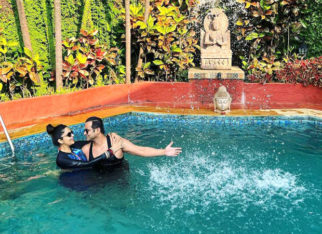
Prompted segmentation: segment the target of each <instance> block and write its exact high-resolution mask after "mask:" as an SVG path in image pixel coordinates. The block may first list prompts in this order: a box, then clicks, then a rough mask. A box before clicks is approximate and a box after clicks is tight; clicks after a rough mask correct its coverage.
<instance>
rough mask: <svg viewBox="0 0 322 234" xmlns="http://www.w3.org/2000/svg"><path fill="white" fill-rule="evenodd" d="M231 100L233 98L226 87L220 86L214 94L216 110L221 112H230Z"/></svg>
mask: <svg viewBox="0 0 322 234" xmlns="http://www.w3.org/2000/svg"><path fill="white" fill-rule="evenodd" d="M231 101H232V98H231V97H230V94H229V93H228V92H227V89H226V87H225V86H220V87H219V89H218V91H217V92H216V94H215V96H214V111H215V112H220V113H222V112H229V111H230V104H231Z"/></svg>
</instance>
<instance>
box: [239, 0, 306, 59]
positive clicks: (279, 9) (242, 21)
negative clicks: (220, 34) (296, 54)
mask: <svg viewBox="0 0 322 234" xmlns="http://www.w3.org/2000/svg"><path fill="white" fill-rule="evenodd" d="M238 1H239V2H242V3H244V4H245V9H246V14H245V15H241V16H240V18H239V20H238V21H237V22H236V25H237V26H238V31H239V37H238V39H239V40H240V39H242V38H243V39H245V40H246V41H249V44H250V51H249V57H250V60H252V59H254V58H260V57H262V56H263V57H271V56H274V57H276V58H277V59H281V58H282V57H283V55H288V54H289V53H290V52H291V51H290V47H289V41H290V40H291V38H293V37H295V36H296V35H298V34H299V33H300V28H301V26H302V24H301V23H300V21H299V20H300V19H301V17H302V13H301V11H302V10H303V9H305V8H306V5H305V1H304V0H255V1H251V0H238Z"/></svg>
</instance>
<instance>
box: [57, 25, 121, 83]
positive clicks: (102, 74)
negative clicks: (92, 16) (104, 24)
mask: <svg viewBox="0 0 322 234" xmlns="http://www.w3.org/2000/svg"><path fill="white" fill-rule="evenodd" d="M97 32H98V31H97V30H94V31H91V32H87V31H85V30H81V31H80V34H81V36H80V38H78V39H76V38H74V37H72V38H69V39H67V40H65V41H63V47H64V48H65V49H66V52H65V56H64V61H63V80H64V85H65V86H70V87H75V86H77V87H82V88H88V87H90V86H92V85H95V84H97V82H98V80H100V81H101V82H102V81H103V83H106V82H105V81H109V82H113V80H114V81H116V80H117V79H118V77H117V75H116V73H115V71H114V70H113V69H112V66H116V65H117V63H116V57H117V55H118V52H119V50H118V49H117V48H110V49H106V48H105V47H104V46H103V45H100V44H99V40H98V39H96V38H95V35H96V34H97Z"/></svg>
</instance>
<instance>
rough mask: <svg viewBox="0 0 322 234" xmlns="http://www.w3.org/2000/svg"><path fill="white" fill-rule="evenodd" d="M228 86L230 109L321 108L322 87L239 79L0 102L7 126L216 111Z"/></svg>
mask: <svg viewBox="0 0 322 234" xmlns="http://www.w3.org/2000/svg"><path fill="white" fill-rule="evenodd" d="M220 85H225V86H226V87H227V90H228V92H229V93H230V94H231V96H232V99H233V101H232V106H231V107H232V109H276V108H311V109H318V110H322V89H321V88H317V87H313V86H308V87H304V86H303V85H301V84H278V83H276V84H265V85H262V84H255V83H244V82H243V81H240V80H221V81H220V80H194V81H190V82H189V83H184V82H177V83H168V82H142V83H136V84H129V85H127V84H122V85H110V86H104V87H98V88H90V89H86V90H82V91H78V92H74V93H69V94H61V95H52V96H43V97H36V98H27V99H21V100H16V101H8V102H2V103H0V114H1V115H2V118H3V120H4V122H5V123H6V125H7V126H8V125H9V126H10V125H12V124H19V123H26V122H30V121H33V120H36V119H43V118H48V117H54V116H62V115H71V114H76V113H81V112H86V111H89V110H95V109H100V108H102V107H108V106H120V105H135V106H155V107H169V108H193V109H198V108H200V109H212V108H213V101H212V99H213V96H214V94H215V91H216V90H217V89H218V87H219V86H220Z"/></svg>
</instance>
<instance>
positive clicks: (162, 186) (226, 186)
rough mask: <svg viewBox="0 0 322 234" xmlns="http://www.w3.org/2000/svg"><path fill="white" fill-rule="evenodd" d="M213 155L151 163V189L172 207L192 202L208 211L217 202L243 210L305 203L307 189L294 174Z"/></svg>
mask: <svg viewBox="0 0 322 234" xmlns="http://www.w3.org/2000/svg"><path fill="white" fill-rule="evenodd" d="M194 157H196V156H194ZM210 157H213V156H209V157H203V158H202V157H199V158H198V159H197V160H191V159H192V158H193V157H191V158H190V157H189V159H187V158H182V159H181V160H179V161H178V162H177V163H175V164H167V165H157V164H149V171H150V181H149V188H150V191H149V192H151V193H152V194H153V196H155V197H159V200H160V203H161V204H162V205H170V206H171V209H176V208H187V207H190V208H191V205H192V204H193V205H192V206H193V207H202V210H204V211H205V212H206V211H207V210H208V209H209V207H210V206H214V205H215V206H217V207H221V208H222V209H227V208H228V207H229V206H230V205H229V204H231V203H234V204H238V205H239V206H242V207H243V208H244V210H245V209H247V208H248V207H249V206H260V208H262V209H265V210H270V209H276V208H278V206H279V204H280V202H284V203H285V202H288V203H291V204H292V205H299V203H301V202H303V197H302V196H301V194H303V192H305V191H306V188H305V187H304V186H303V185H301V184H300V182H299V180H298V178H297V176H296V175H294V174H292V173H289V172H286V171H283V170H281V169H278V168H276V169H249V168H246V167H244V166H237V165H238V163H237V162H235V161H224V162H214V161H213V160H211V159H210ZM276 198H277V199H276ZM189 210H190V209H189ZM189 210H188V211H189Z"/></svg>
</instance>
